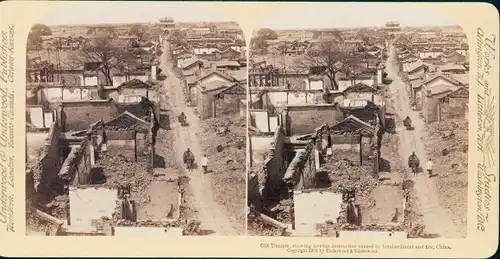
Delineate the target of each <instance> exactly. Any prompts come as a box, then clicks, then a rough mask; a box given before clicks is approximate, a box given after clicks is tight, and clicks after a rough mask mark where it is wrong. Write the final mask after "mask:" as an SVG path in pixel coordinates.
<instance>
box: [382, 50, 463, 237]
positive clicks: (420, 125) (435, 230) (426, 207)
mask: <svg viewBox="0 0 500 259" xmlns="http://www.w3.org/2000/svg"><path fill="white" fill-rule="evenodd" d="M395 55H396V49H395V47H393V46H392V45H391V47H390V52H389V58H388V59H387V64H386V66H387V69H386V72H387V74H388V76H389V77H390V78H391V79H392V80H393V82H392V83H391V85H390V86H389V88H390V91H391V93H392V96H393V98H394V103H395V106H396V107H395V109H396V111H395V112H396V114H398V115H399V116H401V117H402V118H405V117H406V116H409V117H410V118H411V120H412V125H413V127H414V128H415V129H414V130H412V131H407V130H406V129H405V128H404V127H403V125H401V124H400V125H397V128H396V132H397V133H398V136H399V139H400V141H399V142H400V147H399V154H400V157H401V160H402V161H401V162H402V164H403V165H405V166H406V165H407V164H408V161H407V159H408V156H409V155H410V154H411V152H412V151H415V153H416V154H417V156H418V157H419V159H420V164H421V167H423V168H424V170H425V165H426V163H427V161H428V160H427V159H428V158H427V154H426V153H425V149H424V143H422V140H421V139H422V132H423V131H424V130H425V128H424V122H423V121H422V119H421V118H420V117H419V115H418V113H417V112H416V111H413V110H412V109H411V108H410V99H409V96H408V93H407V91H406V85H405V83H404V82H403V81H402V79H401V77H400V76H399V74H398V70H399V68H398V66H397V65H396V63H395ZM436 173H439V172H436ZM412 177H413V181H415V190H416V193H417V196H418V200H419V203H420V204H419V205H420V206H419V207H420V208H421V211H420V213H421V214H422V215H423V220H424V223H425V225H426V231H427V232H429V233H430V234H437V235H439V236H440V238H460V237H461V235H460V233H459V231H458V229H457V227H456V226H455V224H454V223H453V221H452V219H451V218H450V216H449V215H448V214H447V213H446V211H445V210H444V209H443V208H442V207H441V205H440V204H439V200H438V192H437V190H436V184H435V182H434V179H433V178H429V177H428V176H427V172H423V173H419V174H418V175H417V176H412Z"/></svg>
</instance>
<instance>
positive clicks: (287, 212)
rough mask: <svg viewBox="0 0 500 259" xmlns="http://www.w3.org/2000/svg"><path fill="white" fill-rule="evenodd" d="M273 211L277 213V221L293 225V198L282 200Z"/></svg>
mask: <svg viewBox="0 0 500 259" xmlns="http://www.w3.org/2000/svg"><path fill="white" fill-rule="evenodd" d="M272 210H274V211H276V212H277V214H276V220H278V221H279V222H281V223H284V224H291V223H292V221H293V214H294V213H293V200H292V199H291V198H288V199H285V200H280V202H279V204H278V205H277V206H276V207H274V208H273V209H272Z"/></svg>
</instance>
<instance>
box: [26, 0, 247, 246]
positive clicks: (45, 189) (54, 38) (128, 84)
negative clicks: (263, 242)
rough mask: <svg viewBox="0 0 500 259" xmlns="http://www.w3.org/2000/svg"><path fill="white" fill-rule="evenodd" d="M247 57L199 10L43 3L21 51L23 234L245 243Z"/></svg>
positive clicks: (224, 20) (218, 17)
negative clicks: (47, 8) (48, 7)
mask: <svg viewBox="0 0 500 259" xmlns="http://www.w3.org/2000/svg"><path fill="white" fill-rule="evenodd" d="M246 63H247V57H246V43H245V38H244V35H243V31H242V30H241V28H240V27H239V25H238V23H237V22H234V21H231V19H230V18H228V16H227V15H224V13H220V12H218V11H217V9H213V8H211V7H206V6H202V5H201V6H200V4H199V3H198V5H197V4H187V3H174V2H171V3H168V2H163V3H161V2H80V3H78V5H76V4H75V5H69V6H67V7H60V8H57V7H54V8H53V11H52V12H51V13H48V14H47V15H45V17H44V19H42V20H40V21H38V22H37V24H34V25H33V26H32V27H31V30H30V32H29V35H28V39H27V47H26V234H27V235H33V236H207V235H215V236H234V235H244V234H245V226H246V205H245V204H246V169H245V159H246V155H245V150H246V130H247V126H246V117H247V116H246V109H247V101H246V98H247V85H246V84H247V76H246V73H247V69H246Z"/></svg>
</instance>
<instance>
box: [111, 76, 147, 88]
mask: <svg viewBox="0 0 500 259" xmlns="http://www.w3.org/2000/svg"><path fill="white" fill-rule="evenodd" d="M149 87H151V86H150V85H149V84H147V83H145V82H143V81H141V80H139V79H136V78H134V79H132V80H129V81H127V82H124V83H122V84H121V85H119V86H118V88H141V89H142V88H149Z"/></svg>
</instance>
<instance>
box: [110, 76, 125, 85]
mask: <svg viewBox="0 0 500 259" xmlns="http://www.w3.org/2000/svg"><path fill="white" fill-rule="evenodd" d="M126 81H127V80H126V78H125V76H113V86H115V87H116V86H119V85H121V84H123V83H125V82H126Z"/></svg>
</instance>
